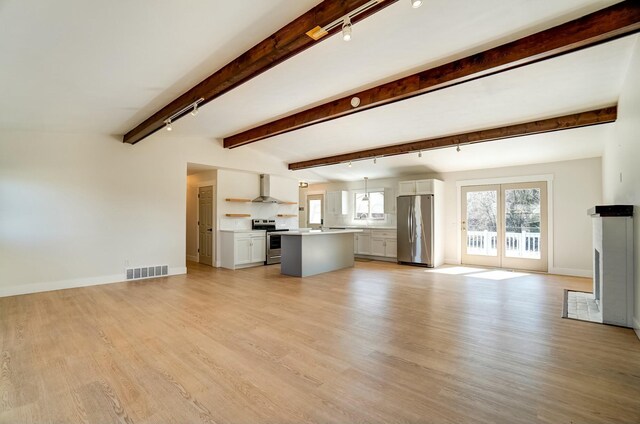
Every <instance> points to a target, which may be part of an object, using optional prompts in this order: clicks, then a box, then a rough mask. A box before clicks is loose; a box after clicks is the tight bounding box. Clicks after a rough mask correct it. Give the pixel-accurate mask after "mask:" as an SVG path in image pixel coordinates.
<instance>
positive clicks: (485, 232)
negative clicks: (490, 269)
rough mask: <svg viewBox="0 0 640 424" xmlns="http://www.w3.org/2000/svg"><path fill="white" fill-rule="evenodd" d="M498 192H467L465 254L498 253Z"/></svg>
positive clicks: (494, 254)
mask: <svg viewBox="0 0 640 424" xmlns="http://www.w3.org/2000/svg"><path fill="white" fill-rule="evenodd" d="M497 216H498V192H497V191H495V190H492V191H470V192H468V193H467V217H466V218H467V254H468V255H483V256H497V255H498V232H497V229H498V226H497V221H496V218H497Z"/></svg>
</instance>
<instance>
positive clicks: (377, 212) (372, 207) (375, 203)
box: [353, 191, 384, 220]
mask: <svg viewBox="0 0 640 424" xmlns="http://www.w3.org/2000/svg"><path fill="white" fill-rule="evenodd" d="M354 197H355V208H354V211H355V213H354V216H353V219H355V220H365V219H376V220H383V219H384V191H371V192H369V201H368V202H367V201H365V200H364V193H355V195H354Z"/></svg>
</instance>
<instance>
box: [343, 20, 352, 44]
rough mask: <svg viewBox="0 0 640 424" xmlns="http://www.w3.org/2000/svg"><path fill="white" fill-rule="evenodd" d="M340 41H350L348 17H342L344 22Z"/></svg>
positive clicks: (349, 21)
mask: <svg viewBox="0 0 640 424" xmlns="http://www.w3.org/2000/svg"><path fill="white" fill-rule="evenodd" d="M342 39H343V40H344V41H350V40H351V19H350V18H349V16H348V15H347V16H345V17H344V22H343V24H342Z"/></svg>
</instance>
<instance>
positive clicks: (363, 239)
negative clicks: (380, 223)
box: [353, 230, 371, 255]
mask: <svg viewBox="0 0 640 424" xmlns="http://www.w3.org/2000/svg"><path fill="white" fill-rule="evenodd" d="M354 237H355V239H354V243H353V248H354V252H353V253H355V254H356V255H370V254H371V232H370V231H368V230H364V231H363V232H361V233H356V234H355V235H354Z"/></svg>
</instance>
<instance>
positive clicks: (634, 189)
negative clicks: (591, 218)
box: [602, 41, 640, 337]
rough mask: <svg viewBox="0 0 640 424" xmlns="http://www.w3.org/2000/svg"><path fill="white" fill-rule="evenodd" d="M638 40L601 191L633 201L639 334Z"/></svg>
mask: <svg viewBox="0 0 640 424" xmlns="http://www.w3.org/2000/svg"><path fill="white" fill-rule="evenodd" d="M639 75H640V41H636V45H635V48H634V54H633V57H632V59H631V63H630V65H629V69H628V70H627V76H626V79H625V82H624V84H623V88H622V94H621V96H620V99H619V101H618V120H617V121H616V123H615V125H614V128H613V131H611V133H610V138H609V139H608V140H607V142H606V144H605V151H604V156H603V177H602V182H603V195H604V202H605V203H607V204H620V205H635V213H634V214H635V218H634V244H635V245H634V249H635V259H634V268H635V285H634V287H635V301H634V304H635V311H634V327H635V329H636V333H637V334H638V337H640V272H639V270H640V221H639V220H638V218H637V216H638V214H639V213H640V77H639Z"/></svg>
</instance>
